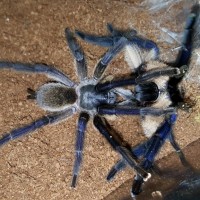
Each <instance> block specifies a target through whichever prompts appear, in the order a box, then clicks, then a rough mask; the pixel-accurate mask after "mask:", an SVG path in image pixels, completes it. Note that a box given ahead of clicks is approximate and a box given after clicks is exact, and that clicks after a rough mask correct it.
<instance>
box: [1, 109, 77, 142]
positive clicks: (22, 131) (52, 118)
mask: <svg viewBox="0 0 200 200" xmlns="http://www.w3.org/2000/svg"><path fill="white" fill-rule="evenodd" d="M74 113H75V108H74V107H71V108H69V109H67V110H65V111H64V112H62V113H56V114H52V115H47V116H44V117H42V118H40V119H38V120H36V121H34V122H32V123H30V124H28V125H25V126H24V127H22V128H17V129H15V130H12V131H11V132H10V133H8V134H6V135H4V136H3V137H2V138H1V139H0V146H2V145H4V144H6V143H7V142H9V141H10V140H14V139H16V138H18V137H21V136H23V135H26V134H28V133H30V132H33V131H35V130H36V129H39V128H42V127H43V126H46V125H48V124H53V123H56V122H58V121H61V120H63V119H65V118H67V117H70V116H71V115H73V114H74Z"/></svg>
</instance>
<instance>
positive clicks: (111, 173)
mask: <svg viewBox="0 0 200 200" xmlns="http://www.w3.org/2000/svg"><path fill="white" fill-rule="evenodd" d="M126 166H127V164H126V162H125V160H124V159H121V160H119V161H118V162H117V163H116V164H115V165H114V166H113V167H112V168H111V170H110V171H109V173H108V175H107V178H106V179H107V181H111V180H112V179H113V178H114V176H115V175H116V174H117V172H119V171H122V170H123V169H124V168H125V167H126Z"/></svg>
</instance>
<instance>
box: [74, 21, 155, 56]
mask: <svg viewBox="0 0 200 200" xmlns="http://www.w3.org/2000/svg"><path fill="white" fill-rule="evenodd" d="M107 29H108V31H109V32H110V33H111V35H108V36H97V35H91V34H86V33H83V32H81V31H76V35H77V36H79V37H80V38H81V39H83V40H85V41H86V42H89V43H92V44H95V45H98V46H102V47H112V46H114V45H115V44H116V43H117V42H118V41H119V40H120V38H122V37H125V38H127V39H128V43H129V44H130V45H137V46H138V47H139V48H142V49H145V50H147V51H148V50H153V51H154V52H155V58H158V56H159V48H158V46H157V45H156V43H155V42H153V41H151V40H148V39H145V38H142V37H139V36H138V35H136V34H137V31H136V30H134V29H130V30H128V31H127V30H126V31H121V30H117V29H115V28H113V26H112V25H111V24H107Z"/></svg>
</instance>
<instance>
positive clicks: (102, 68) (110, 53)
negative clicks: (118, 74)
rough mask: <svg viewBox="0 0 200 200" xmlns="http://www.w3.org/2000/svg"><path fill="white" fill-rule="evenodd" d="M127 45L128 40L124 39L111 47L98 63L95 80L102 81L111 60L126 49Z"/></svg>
mask: <svg viewBox="0 0 200 200" xmlns="http://www.w3.org/2000/svg"><path fill="white" fill-rule="evenodd" d="M126 44H127V39H126V38H124V37H122V38H120V40H119V41H118V42H117V43H116V44H115V45H114V46H113V47H111V48H110V49H109V50H108V51H107V52H106V53H105V54H104V56H103V57H102V58H101V59H100V61H99V62H98V63H97V65H96V68H95V71H94V78H95V79H100V78H101V76H102V75H103V73H104V71H105V69H106V67H107V65H108V64H109V63H110V62H111V60H112V59H113V58H114V57H115V56H116V55H117V54H118V53H119V52H120V51H121V50H122V49H123V48H124V46H125V45H126Z"/></svg>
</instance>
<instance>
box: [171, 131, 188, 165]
mask: <svg viewBox="0 0 200 200" xmlns="http://www.w3.org/2000/svg"><path fill="white" fill-rule="evenodd" d="M168 139H169V141H170V143H171V145H172V146H173V148H174V149H175V150H176V152H177V154H178V156H179V158H180V161H181V163H182V164H183V165H184V166H185V167H188V166H189V163H188V162H187V160H186V158H185V155H184V153H183V152H182V150H181V148H180V147H179V145H178V144H177V142H176V140H175V138H174V134H173V131H171V132H170V133H169V136H168Z"/></svg>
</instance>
